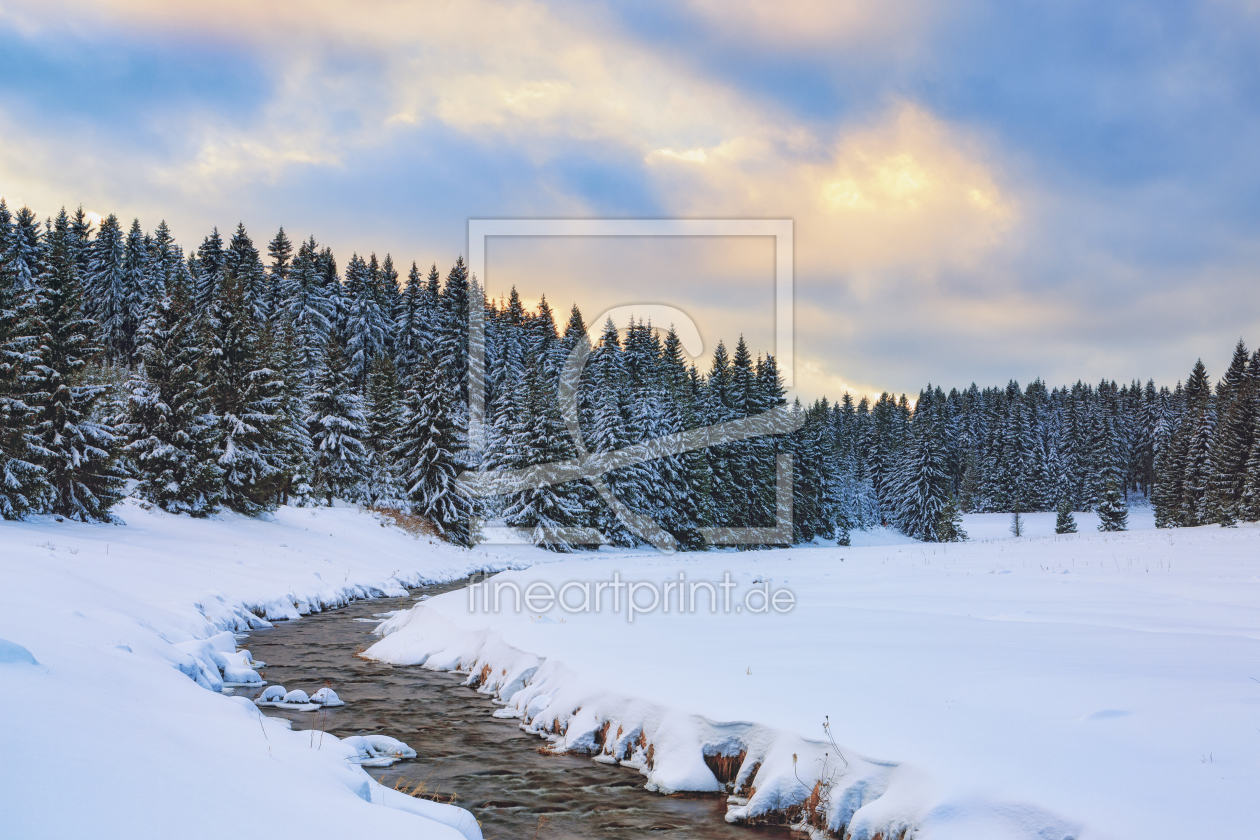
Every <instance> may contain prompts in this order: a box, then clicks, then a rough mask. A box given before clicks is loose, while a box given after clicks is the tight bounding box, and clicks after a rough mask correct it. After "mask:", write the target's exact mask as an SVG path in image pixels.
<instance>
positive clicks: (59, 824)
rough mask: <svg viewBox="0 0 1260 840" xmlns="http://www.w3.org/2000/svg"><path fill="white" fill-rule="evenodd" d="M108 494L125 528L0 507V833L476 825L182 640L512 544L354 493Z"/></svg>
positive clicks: (415, 832)
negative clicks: (395, 787) (211, 498)
mask: <svg viewBox="0 0 1260 840" xmlns="http://www.w3.org/2000/svg"><path fill="white" fill-rule="evenodd" d="M115 512H116V513H118V514H119V515H120V516H121V517H122V518H123V519H124V520H125V521H126V523H127V525H126V526H125V527H119V526H111V525H84V524H79V523H72V522H57V521H55V520H54V519H53V518H51V517H41V518H38V519H37V520H35V521H31V522H23V523H13V522H0V639H4V640H7V643H8V644H5V643H2V642H0V815H2V816H0V836H3V837H5V838H14V840H25V838H70V837H75V838H78V837H102V838H113V837H119V838H121V837H127V838H158V837H161V838H171V837H180V838H184V837H198V838H221V837H223V836H224V835H225V834H231V833H240V832H246V833H248V834H250V835H251V836H253V835H256V836H259V837H303V838H313V837H351V836H369V837H387V836H408V837H424V838H445V839H447V840H462V839H463V838H465V837H469V838H474V837H480V833H479V831H478V829H477V827H476V825H475V823H474V822H473V821H472V819H471V817H470V816H469V815H468V813H467V812H466V811H463V810H462V809H458V808H453V807H450V806H438V805H434V804H433V803H429V802H422V801H419V800H415V799H412V798H410V797H406V796H402V795H401V794H396V793H393V792H392V791H386V790H384V789H383V788H381V787H380V786H379V785H375V784H374V783H370V780H369V777H368V776H367V775H366V774H365V773H364V772H363V771H362V770H361V769H359V767H358V766H356V765H355V764H353V763H351V762H350V761H348V760H347V759H350V758H353V757H354V753H355V750H354V749H353V748H352V746H351V745H347V744H343V743H340V742H338V741H337V740H336V739H335V738H331V737H325V738H324V739H323V741H322V743H318V744H317V743H313V742H312V739H310V738H309V737H308V733H305V732H300V733H299V732H291V731H289V730H288V729H287V722H286V723H285V724H283V725H282V723H281V722H279V721H273V720H271V719H269V718H264V717H262V715H260V712H259V710H258V709H257V708H255V707H254V706H253V704H251V703H250V702H249V701H248V700H245V699H243V698H233V697H227V696H224V695H222V694H219V693H216V692H213V691H208V690H206V689H205V688H203V687H201V686H199V685H198V683H197V682H196V681H194V679H192V678H191V677H194V676H196V675H198V674H199V673H200V668H199V666H198V664H197V662H196V661H195V660H194V658H193V657H192V656H190V655H189V654H188V652H187V651H188V650H191V649H194V648H197V646H196V645H189V644H188V643H189V642H190V641H191V640H194V639H205V638H207V637H211V636H213V635H215V634H216V633H219V632H221V631H223V630H245V629H247V628H248V627H250V626H261V624H262V622H261V621H260V619H259V617H258V616H259V615H261V616H265V617H267V618H271V619H276V618H292V617H297V616H298V614H300V613H304V612H308V611H310V610H312V609H319V608H321V606H329V605H335V604H340V603H344V602H345V601H346V600H347V599H348V598H352V597H365V596H369V595H381V594H394V595H401V594H405V592H404V591H403V589H402V587H403V586H404V585H416V584H419V583H421V582H426V581H439V580H449V579H452V578H455V577H461V576H463V575H465V574H467V573H468V572H469V571H471V570H473V569H482V568H504V567H506V566H509V565H518V566H519V565H521V561H520V560H518V559H514V558H513V557H512V556H511V555H509V554H507V553H499V554H493V553H487V552H477V553H470V552H467V551H462V550H458V549H454V548H450V547H446V546H440V545H432V544H430V543H429V542H428V540H427V539H426V538H423V537H422V538H419V539H417V538H415V537H413V536H411V535H409V534H406V533H404V532H402V531H400V530H398V529H397V528H394V527H383V526H382V523H381V521H379V520H378V519H377V518H375V517H374V516H372V515H369V514H364V513H360V512H358V511H356V510H353V509H346V508H335V509H327V508H317V509H305V510H303V509H293V508H282V509H281V510H280V511H279V512H278V513H277V514H276V515H275V516H274V517H272V518H271V519H270V520H269V521H263V520H254V519H247V518H244V517H239V516H236V515H231V514H225V515H224V516H222V517H219V518H218V519H215V520H190V519H188V518H186V517H176V516H171V515H168V514H164V513H161V512H160V511H148V510H144V509H142V508H141V507H139V506H138V505H136V504H135V503H134V502H125V503H123V504H121V505H120V506H118V507H117V508H115ZM230 641H231V640H230V639H229V642H230ZM181 643H182V644H181ZM177 644H181V646H182V648H184V649H181V647H177V646H176V645H177ZM32 658H33V659H34V660H35V662H36V663H37V664H32V663H31V662H30V661H29V660H30V659H32ZM203 681H204V675H203ZM316 687H317V686H309V687H308V688H309V689H310V690H312V691H313V690H314V689H315V688H316ZM383 734H388V733H383ZM369 799H370V800H372V801H375V802H378V803H379V802H381V801H383V800H384V801H385V803H386V804H389V805H391V806H392V807H381V806H380V805H379V804H377V805H372V804H369V802H368V801H366V800H369ZM408 811H410V812H412V813H407V812H408ZM416 814H423V815H425V816H426V817H427V818H422V817H419V816H416ZM450 825H456V826H458V827H459V829H462V830H457V829H456V828H452V827H450Z"/></svg>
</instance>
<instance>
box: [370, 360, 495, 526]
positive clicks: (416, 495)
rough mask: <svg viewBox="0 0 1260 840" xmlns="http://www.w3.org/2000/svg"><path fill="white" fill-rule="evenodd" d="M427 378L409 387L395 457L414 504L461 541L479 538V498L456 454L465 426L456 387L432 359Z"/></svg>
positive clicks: (426, 516) (415, 509)
mask: <svg viewBox="0 0 1260 840" xmlns="http://www.w3.org/2000/svg"><path fill="white" fill-rule="evenodd" d="M426 367H427V370H425V372H424V375H423V379H422V380H421V381H420V383H419V384H418V385H417V387H415V388H412V389H411V390H409V391H408V392H407V396H406V399H405V401H404V407H403V423H402V427H401V430H400V432H399V435H398V437H399V441H398V444H397V445H396V446H395V447H394V449H393V450H392V451H391V453H390V455H391V458H392V459H393V460H394V461H395V462H396V463H397V464H398V467H399V470H400V472H401V474H402V480H403V483H404V491H405V493H406V495H407V498H409V499H410V500H411V504H412V509H413V510H414V511H415V513H416V514H418V515H419V516H423V517H424V518H425V519H427V520H429V521H430V522H431V523H433V526H434V528H436V529H437V531H438V533H439V534H441V535H442V536H443V537H444V538H446V539H448V540H450V541H451V542H453V543H455V544H456V545H464V546H468V545H471V544H472V543H473V542H474V540H475V533H474V530H473V525H472V517H473V509H474V506H473V500H472V498H471V497H470V496H469V495H468V493H467V491H466V490H465V488H464V486H463V485H462V484H460V483H459V481H458V478H459V475H460V472H461V469H460V464H459V462H458V460H457V458H456V456H455V452H456V450H457V449H458V448H459V445H460V430H459V429H458V427H457V425H456V418H455V417H454V415H453V413H452V410H451V407H452V403H453V401H454V390H453V389H452V388H451V386H450V385H449V384H448V382H447V380H446V376H445V374H444V373H443V372H442V370H441V369H440V368H439V367H437V366H435V365H426Z"/></svg>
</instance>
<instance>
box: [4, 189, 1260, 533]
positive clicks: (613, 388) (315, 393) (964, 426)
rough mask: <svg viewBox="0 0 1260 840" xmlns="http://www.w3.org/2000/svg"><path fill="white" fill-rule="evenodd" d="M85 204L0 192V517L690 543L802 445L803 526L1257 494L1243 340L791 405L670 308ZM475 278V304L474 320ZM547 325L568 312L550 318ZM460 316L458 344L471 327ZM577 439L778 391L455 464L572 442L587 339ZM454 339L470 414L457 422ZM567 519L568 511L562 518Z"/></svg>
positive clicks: (1255, 403) (795, 509)
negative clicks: (1202, 352) (604, 313)
mask: <svg viewBox="0 0 1260 840" xmlns="http://www.w3.org/2000/svg"><path fill="white" fill-rule="evenodd" d="M123 228H124V225H123V224H122V223H121V222H120V221H119V219H118V218H117V217H115V216H112V215H111V216H109V217H107V218H104V219H102V220H101V221H100V222H99V224H93V222H92V221H91V219H90V218H89V217H88V215H87V214H85V213H84V211H83V210H82V209H79V210H78V211H76V212H74V213H68V212H66V211H65V210H64V209H63V210H62V211H61V212H59V213H58V214H57V216H56V217H55V218H52V219H46V220H44V221H43V222H40V221H39V219H38V218H37V217H36V215H35V214H34V213H33V212H32V211H31V210H30V209H29V208H26V207H23V208H21V209H19V210H17V211H16V212H14V211H12V210H10V208H8V207H7V205H6V204H5V203H4V201H3V200H0V515H2V516H3V517H4V518H6V519H21V518H23V517H26V516H28V515H31V514H51V515H55V516H61V517H66V518H70V519H74V520H79V521H111V519H112V516H113V515H112V514H111V513H110V508H111V507H112V506H113V505H114V504H115V503H117V502H118V501H119V500H120V499H121V498H122V497H123V496H124V495H126V494H130V495H133V496H136V497H138V498H141V499H144V500H146V501H148V502H149V503H152V504H153V505H156V506H159V507H160V508H162V509H163V510H166V511H169V512H171V513H177V514H186V515H189V516H195V517H202V516H207V515H211V514H214V513H216V512H218V511H220V510H223V509H229V510H234V511H238V512H240V513H243V514H247V515H258V514H262V513H264V512H266V511H269V510H273V509H275V508H276V507H277V506H279V505H281V504H291V505H321V504H322V505H327V504H332V503H333V500H334V499H341V500H343V501H345V502H349V503H354V504H362V505H367V506H382V507H390V508H394V509H400V510H405V511H406V512H408V513H410V514H414V515H415V516H418V517H422V518H423V519H425V520H427V522H428V523H430V525H431V526H432V527H433V528H434V529H435V530H436V531H437V532H438V533H439V534H440V535H442V536H443V537H444V538H446V539H448V540H450V541H452V542H455V543H457V544H462V545H471V544H473V543H475V542H476V541H477V539H478V534H479V528H480V523H488V522H502V523H503V524H506V525H509V526H513V527H516V528H520V529H523V530H525V531H526V532H528V533H529V534H530V535H531V537H532V539H533V540H534V541H535V542H536V543H537V544H539V545H544V546H546V547H548V548H551V549H553V550H557V551H567V550H571V549H573V548H576V547H579V546H578V545H577V544H576V543H575V542H574V541H573V540H572V539H568V538H565V537H564V536H563V533H561V532H564V531H565V529H588V530H590V529H593V530H594V531H597V532H598V533H599V534H601V535H602V540H604V541H607V542H610V543H612V544H614V545H621V546H632V545H636V544H640V543H642V541H643V538H642V536H641V530H640V529H636V528H634V527H628V518H634V517H646V518H648V519H650V520H651V521H653V522H655V523H657V524H658V525H659V527H660V528H662V529H664V531H666V532H668V534H669V535H670V536H671V537H672V539H673V540H674V541H675V543H676V544H677V545H678V546H679V547H682V548H685V549H689V550H698V549H703V548H706V547H707V546H708V541H707V540H706V538H705V534H706V533H709V532H711V531H712V529H714V528H745V527H768V526H772V525H774V524H775V516H776V511H777V509H778V508H777V507H776V504H777V502H776V492H775V491H776V486H775V480H776V462H777V461H778V460H779V459H780V458H781V456H783V455H788V456H790V464H791V483H792V493H791V500H792V505H791V521H792V529H791V532H792V533H791V541H792V542H793V543H804V542H810V541H813V540H818V539H821V540H827V541H831V540H834V541H836V542H837V543H838V544H840V545H845V544H847V543H848V538H849V532H850V531H851V530H853V529H864V528H870V527H874V526H878V525H889V526H891V527H895V528H897V529H898V530H900V531H902V532H904V533H905V534H907V535H909V536H911V537H914V538H916V539H920V540H925V541H931V542H936V541H946V542H947V541H955V540H961V539H965V538H966V534H965V533H964V531H963V529H962V527H961V515H962V514H963V513H965V512H999V511H1000V512H1033V511H1048V510H1052V511H1058V512H1059V528H1058V529H1059V530H1060V531H1070V530H1074V528H1075V525H1074V522H1073V520H1072V515H1071V514H1072V512H1073V511H1088V510H1093V511H1097V512H1098V514H1099V517H1100V522H1101V525H1100V527H1101V528H1104V529H1107V530H1123V529H1124V528H1125V527H1126V519H1127V511H1128V507H1129V506H1130V505H1131V504H1150V505H1151V506H1152V507H1153V508H1154V512H1155V520H1156V524H1157V526H1159V527H1181V526H1196V525H1205V524H1219V525H1222V526H1227V527H1228V526H1231V525H1233V524H1235V523H1236V522H1238V521H1254V520H1257V519H1260V350H1258V351H1256V352H1255V353H1249V352H1248V350H1247V348H1246V346H1245V345H1244V343H1243V342H1242V340H1239V341H1238V344H1237V346H1236V348H1235V352H1234V355H1233V358H1232V361H1231V362H1230V365H1229V368H1228V369H1227V370H1226V371H1225V373H1224V375H1223V376H1222V377H1221V378H1220V379H1219V380H1218V381H1217V382H1215V383H1213V382H1212V380H1211V378H1210V377H1209V374H1208V372H1207V370H1206V369H1205V367H1204V365H1203V364H1202V362H1196V363H1195V364H1194V365H1193V366H1191V367H1190V370H1189V374H1188V376H1187V378H1186V379H1185V380H1184V381H1183V382H1178V383H1176V384H1175V385H1174V386H1173V387H1171V388H1170V387H1168V386H1167V385H1163V386H1156V384H1155V383H1154V382H1153V381H1150V380H1147V381H1146V382H1145V384H1143V383H1142V382H1141V381H1140V380H1137V379H1134V380H1132V381H1130V382H1128V383H1125V384H1118V383H1117V382H1114V381H1107V380H1104V381H1102V382H1099V383H1098V384H1096V385H1090V384H1086V383H1082V382H1076V383H1075V384H1072V385H1065V386H1058V387H1050V386H1048V385H1047V384H1046V383H1044V382H1042V381H1041V380H1035V381H1033V382H1031V383H1029V384H1027V385H1025V386H1020V385H1019V384H1018V383H1016V382H1014V381H1012V382H1009V383H1008V384H1006V385H1005V386H997V387H986V388H980V387H978V386H977V385H976V384H974V383H973V384H971V385H970V386H968V387H966V388H961V389H959V388H954V389H951V390H949V391H948V392H946V391H945V390H944V388H942V387H940V386H934V385H931V384H929V385H927V386H925V387H924V388H923V389H922V390H921V391H920V392H919V393H918V395H917V396H914V397H908V396H907V395H905V394H901V395H894V394H890V393H884V394H882V395H880V396H879V397H878V398H877V399H873V400H872V399H868V398H866V397H862V398H860V399H858V400H857V401H856V402H855V400H854V398H853V396H852V395H850V394H847V393H846V394H843V395H841V396H840V398H839V399H837V400H835V401H830V400H828V399H826V398H823V399H819V400H817V401H815V402H813V403H811V404H802V403H801V402H799V401H794V402H793V403H792V404H791V405H790V406H787V405H786V397H785V391H784V388H783V386H782V382H781V379H780V376H779V373H778V368H777V366H776V362H775V359H774V358H773V356H771V355H768V354H764V353H761V354H754V351H753V350H752V349H750V348H749V347H748V346H747V344H746V343H745V342H744V340H743V339H742V337H741V338H739V339H738V340H737V341H736V342H735V344H734V347H733V349H732V348H728V347H727V346H726V344H725V343H723V342H719V343H718V344H717V345H716V348H715V350H714V352H713V354H712V357H711V358H710V359H709V360H707V363H704V364H701V365H697V364H696V363H695V362H693V361H692V360H689V359H688V357H687V356H686V354H685V353H684V351H683V348H682V345H681V342H680V341H679V339H678V336H677V335H676V334H675V333H674V331H673V330H672V328H666V327H663V326H662V325H653V324H650V323H646V322H634V321H632V322H631V323H629V324H626V325H623V326H622V327H620V328H619V326H618V325H616V324H613V323H611V322H608V323H606V324H604V325H601V327H600V329H599V330H598V331H597V332H598V335H599V338H598V340H597V341H594V342H593V343H591V338H590V335H591V333H590V332H588V330H589V327H590V326H591V325H588V324H586V323H585V322H584V320H583V317H582V313H581V312H580V310H579V309H578V307H577V306H576V305H574V306H573V307H572V309H571V310H570V311H569V313H568V314H567V316H565V315H561V316H560V317H559V318H557V316H556V314H555V313H554V312H553V310H552V309H551V308H550V305H549V304H548V303H547V301H546V298H545V297H544V298H543V299H542V302H541V303H540V305H539V306H538V307H537V308H536V309H533V310H527V309H526V308H525V307H523V306H522V303H521V300H520V298H519V296H518V295H517V293H516V290H515V289H512V290H511V291H510V293H508V294H506V295H504V296H501V297H499V298H498V299H497V300H496V299H493V298H491V297H489V296H487V295H485V294H484V292H483V290H482V289H481V288H480V286H479V285H478V283H477V280H476V278H473V277H470V276H469V273H468V269H467V266H466V265H465V264H464V262H463V260H462V258H461V259H457V260H456V261H455V263H454V265H453V266H452V267H451V268H450V269H449V270H447V271H446V272H445V274H444V275H443V273H442V272H439V270H438V269H437V267H436V264H434V265H432V266H431V267H430V268H429V269H428V270H427V271H423V270H422V269H421V268H420V267H419V266H418V265H417V264H416V263H414V262H413V263H411V265H410V266H409V268H407V269H405V270H406V274H405V276H404V275H403V273H402V270H400V268H399V267H398V265H396V264H395V262H394V260H393V258H392V257H391V256H390V255H386V256H385V257H384V259H383V260H378V259H377V257H376V255H375V254H374V253H373V254H369V255H368V256H367V257H364V256H362V255H360V254H358V253H355V254H352V255H351V257H350V259H349V260H348V261H347V262H346V263H345V266H344V269H342V268H339V266H338V263H337V259H336V257H335V256H334V254H333V253H332V251H331V249H329V248H328V247H325V246H321V245H320V244H319V243H318V242H316V240H315V239H314V238H313V237H311V238H308V239H306V240H304V241H299V242H296V243H295V242H293V241H292V240H290V239H289V237H288V236H287V234H286V233H285V231H284V230H283V228H282V229H280V230H279V231H278V232H277V233H276V235H275V236H274V237H273V238H272V239H271V240H270V242H268V243H267V245H266V247H265V255H264V253H263V252H261V251H260V250H259V248H258V247H257V246H256V245H255V244H254V242H253V241H252V240H251V238H250V236H249V234H248V233H247V231H246V230H245V227H244V225H238V226H237V228H236V230H235V232H234V233H233V234H232V235H231V237H230V238H229V239H227V240H226V241H225V240H224V238H223V237H222V236H221V235H220V233H219V231H218V230H217V229H216V230H214V231H213V232H212V233H211V234H210V235H209V236H206V237H205V238H204V239H203V240H202V242H201V244H200V245H198V246H197V247H196V249H195V250H189V251H188V252H185V251H184V249H183V248H182V247H181V246H180V245H179V244H177V242H176V240H175V238H174V234H173V233H172V231H171V230H170V229H169V227H168V226H167V225H166V223H165V222H163V223H161V224H159V225H158V226H157V228H156V229H155V230H153V231H152V232H147V231H145V230H144V229H143V228H142V227H141V225H140V222H139V221H138V220H137V221H133V222H132V223H131V225H130V226H129V227H128V228H127V229H126V230H124V229H123ZM478 303H480V305H481V307H482V310H481V311H482V312H483V313H484V315H483V318H482V319H481V321H482V327H483V328H482V329H478V330H472V329H470V318H469V313H470V311H476V309H475V307H476V306H477V305H478ZM561 322H562V323H563V327H561V326H560V323H561ZM470 336H473V338H472V339H471V346H470ZM584 343H586V346H585V347H582V348H581V349H582V350H583V351H584V354H583V357H584V358H586V356H589V358H587V360H586V363H585V367H584V368H583V369H582V370H581V373H580V379H579V380H578V384H577V391H576V399H577V406H578V416H579V418H580V420H579V428H578V432H579V436H580V439H581V440H580V444H581V447H582V448H581V452H588V453H591V454H599V453H610V452H617V451H619V450H624V449H626V448H627V447H631V446H635V445H640V444H647V445H649V447H650V445H651V444H652V442H654V441H658V440H660V439H662V438H664V437H666V436H669V435H677V434H678V433H681V432H686V431H688V430H695V429H702V428H707V427H711V426H715V425H718V424H724V423H729V422H730V421H736V420H740V419H742V418H751V417H755V416H757V415H760V414H763V413H765V412H767V411H770V410H772V409H776V408H781V407H784V410H786V411H789V412H790V414H791V417H792V418H793V422H792V423H791V427H792V430H791V431H789V432H786V433H781V434H770V435H763V436H760V437H755V438H751V439H730V440H724V439H720V438H719V439H717V441H716V442H713V443H712V444H711V445H708V446H705V447H703V448H699V449H694V450H689V451H685V452H664V453H662V454H660V455H659V456H654V457H647V458H645V459H642V460H640V461H639V462H637V463H633V464H630V465H628V466H620V467H618V468H616V469H613V470H612V471H610V472H608V473H607V474H606V475H604V476H602V477H601V480H602V482H603V485H604V489H602V490H599V491H597V490H596V488H595V487H594V486H592V483H591V482H590V481H588V480H584V479H583V480H574V481H568V482H565V483H559V484H550V483H546V482H537V483H536V484H535V485H533V486H528V487H518V488H515V489H514V490H513V491H512V492H508V493H503V494H501V495H497V496H491V497H483V496H478V495H476V494H474V493H472V492H470V491H469V489H468V488H469V485H468V483H467V482H466V481H462V480H461V476H465V475H466V474H469V475H471V474H479V473H490V472H493V471H496V470H521V469H527V468H530V467H536V466H539V465H546V464H552V463H555V462H560V461H566V460H572V459H574V458H577V457H579V454H580V452H579V448H578V443H579V441H575V439H574V435H573V434H571V430H570V429H569V428H568V427H567V426H566V423H565V419H564V417H562V416H561V409H560V400H559V399H558V397H559V393H560V390H561V379H562V375H563V370H564V367H565V364H566V361H567V360H568V359H569V358H570V357H571V356H573V354H574V350H575V348H578V347H579V345H582V344H584ZM470 357H475V358H477V359H479V360H480V359H483V360H484V370H485V404H484V409H485V415H484V416H485V423H484V424H483V425H482V426H480V427H479V429H480V431H479V432H477V433H476V434H470V426H469V421H470V417H469V408H468V406H469V386H468V380H469V377H468V371H469V366H470ZM558 534H559V535H558Z"/></svg>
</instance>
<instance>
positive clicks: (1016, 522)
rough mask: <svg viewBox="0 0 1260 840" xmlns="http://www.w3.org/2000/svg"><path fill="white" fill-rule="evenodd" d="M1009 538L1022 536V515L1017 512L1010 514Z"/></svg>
mask: <svg viewBox="0 0 1260 840" xmlns="http://www.w3.org/2000/svg"><path fill="white" fill-rule="evenodd" d="M1011 536H1012V537H1022V536H1024V515H1023V514H1022V513H1020V512H1019V511H1018V510H1016V511H1012V512H1011Z"/></svg>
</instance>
